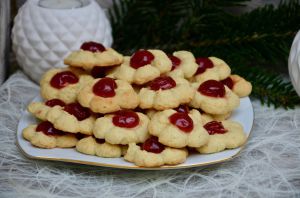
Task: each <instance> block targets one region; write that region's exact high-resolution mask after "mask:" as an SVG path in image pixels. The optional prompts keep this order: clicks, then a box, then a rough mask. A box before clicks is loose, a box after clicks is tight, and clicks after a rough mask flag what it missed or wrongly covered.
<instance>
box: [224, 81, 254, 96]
mask: <svg viewBox="0 0 300 198" xmlns="http://www.w3.org/2000/svg"><path fill="white" fill-rule="evenodd" d="M221 82H222V83H223V84H224V85H226V86H227V87H228V88H230V89H231V90H232V91H233V92H234V93H235V94H236V95H238V96H239V97H241V98H242V97H246V96H248V95H250V93H251V91H252V85H251V83H250V82H248V81H246V80H245V79H244V78H242V77H241V76H239V75H230V76H229V77H228V78H226V79H224V80H222V81H221Z"/></svg>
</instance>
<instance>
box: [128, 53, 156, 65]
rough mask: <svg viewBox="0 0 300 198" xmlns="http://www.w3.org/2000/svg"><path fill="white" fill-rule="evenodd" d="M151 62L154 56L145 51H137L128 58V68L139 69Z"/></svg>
mask: <svg viewBox="0 0 300 198" xmlns="http://www.w3.org/2000/svg"><path fill="white" fill-rule="evenodd" d="M153 60H154V56H153V54H152V53H151V52H149V51H147V50H139V51H137V52H135V53H134V54H133V55H132V57H131V58H130V66H131V67H133V68H135V69H138V68H139V67H143V66H145V65H148V64H150V63H151V62H152V61H153Z"/></svg>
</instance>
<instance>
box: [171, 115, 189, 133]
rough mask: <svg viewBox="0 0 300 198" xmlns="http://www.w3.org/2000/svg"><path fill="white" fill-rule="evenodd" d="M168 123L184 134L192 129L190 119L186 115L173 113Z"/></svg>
mask: <svg viewBox="0 0 300 198" xmlns="http://www.w3.org/2000/svg"><path fill="white" fill-rule="evenodd" d="M169 121H170V122H171V123H172V124H173V125H175V126H176V127H178V128H179V129H180V130H182V131H183V132H186V133H189V132H191V131H192V130H193V128H194V123H193V120H192V118H190V116H189V115H188V114H186V113H174V114H173V115H171V116H170V117H169Z"/></svg>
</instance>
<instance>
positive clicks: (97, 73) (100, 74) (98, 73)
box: [91, 65, 117, 78]
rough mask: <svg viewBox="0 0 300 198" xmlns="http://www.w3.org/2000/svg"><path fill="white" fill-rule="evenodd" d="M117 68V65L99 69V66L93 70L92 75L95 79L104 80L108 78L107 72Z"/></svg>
mask: <svg viewBox="0 0 300 198" xmlns="http://www.w3.org/2000/svg"><path fill="white" fill-rule="evenodd" d="M115 66H117V65H112V66H108V67H99V66H96V67H93V69H92V70H91V75H92V76H93V77H94V78H104V77H105V76H106V71H107V70H108V69H111V68H113V67H115Z"/></svg>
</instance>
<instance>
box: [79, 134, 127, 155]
mask: <svg viewBox="0 0 300 198" xmlns="http://www.w3.org/2000/svg"><path fill="white" fill-rule="evenodd" d="M76 150H77V151H78V152H80V153H84V154H87V155H96V156H99V157H107V158H115V157H121V156H122V155H123V154H124V151H125V149H124V148H122V146H120V145H113V144H109V143H107V142H105V140H103V139H96V138H95V137H93V136H89V137H85V138H83V139H81V140H79V141H78V142H77V144H76Z"/></svg>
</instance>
